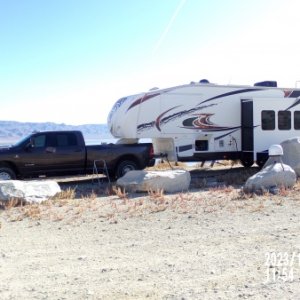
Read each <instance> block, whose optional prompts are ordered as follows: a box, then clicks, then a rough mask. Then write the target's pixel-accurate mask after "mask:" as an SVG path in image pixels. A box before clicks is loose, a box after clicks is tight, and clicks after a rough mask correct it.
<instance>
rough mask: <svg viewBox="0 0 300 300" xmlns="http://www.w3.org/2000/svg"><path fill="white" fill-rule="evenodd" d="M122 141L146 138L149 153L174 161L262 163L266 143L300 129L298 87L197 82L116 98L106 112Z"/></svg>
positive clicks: (297, 131)
mask: <svg viewBox="0 0 300 300" xmlns="http://www.w3.org/2000/svg"><path fill="white" fill-rule="evenodd" d="M108 126H109V129H110V132H111V133H112V135H113V136H114V137H116V138H121V139H122V140H123V141H124V140H125V142H126V141H127V142H130V141H132V140H136V139H141V138H151V139H152V142H153V146H154V152H155V154H160V155H166V156H167V157H168V159H169V160H175V161H205V160H218V159H240V160H241V162H242V164H243V165H244V166H251V165H252V164H253V163H254V162H255V161H256V163H257V164H258V165H263V164H264V162H265V161H266V159H267V158H268V148H269V147H270V146H271V145H272V144H278V143H280V142H282V141H283V140H285V139H288V138H291V137H294V136H299V135H300V89H293V88H278V87H277V83H276V82H274V81H265V82H259V83H256V84H255V85H254V86H237V85H215V84H210V83H208V81H207V80H203V81H200V82H199V83H191V84H187V85H181V86H175V87H171V88H167V89H156V90H150V91H149V92H146V93H140V94H137V95H133V96H128V97H124V98H122V99H120V100H118V101H117V102H116V103H115V105H114V106H113V108H112V110H111V112H110V113H109V116H108Z"/></svg>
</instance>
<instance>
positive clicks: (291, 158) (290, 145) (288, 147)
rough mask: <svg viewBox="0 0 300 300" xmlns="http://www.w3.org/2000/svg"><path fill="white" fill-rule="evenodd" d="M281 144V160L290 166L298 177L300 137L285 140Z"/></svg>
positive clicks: (299, 173) (299, 175)
mask: <svg viewBox="0 0 300 300" xmlns="http://www.w3.org/2000/svg"><path fill="white" fill-rule="evenodd" d="M281 146H282V149H283V156H282V157H281V159H282V162H283V163H285V164H287V165H289V166H291V167H292V168H293V169H294V170H295V172H296V174H297V176H298V177H300V137H294V138H290V139H288V140H285V141H283V142H282V143H281Z"/></svg>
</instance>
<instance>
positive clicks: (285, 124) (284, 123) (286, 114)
mask: <svg viewBox="0 0 300 300" xmlns="http://www.w3.org/2000/svg"><path fill="white" fill-rule="evenodd" d="M278 129H279V130H289V129H291V112H290V111H286V110H280V111H279V112H278Z"/></svg>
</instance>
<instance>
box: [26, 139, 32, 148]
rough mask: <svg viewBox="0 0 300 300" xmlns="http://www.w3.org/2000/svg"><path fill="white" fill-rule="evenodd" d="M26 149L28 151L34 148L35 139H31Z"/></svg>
mask: <svg viewBox="0 0 300 300" xmlns="http://www.w3.org/2000/svg"><path fill="white" fill-rule="evenodd" d="M25 148H26V150H29V149H32V148H34V141H33V139H31V138H30V140H29V141H28V143H27V144H26V146H25Z"/></svg>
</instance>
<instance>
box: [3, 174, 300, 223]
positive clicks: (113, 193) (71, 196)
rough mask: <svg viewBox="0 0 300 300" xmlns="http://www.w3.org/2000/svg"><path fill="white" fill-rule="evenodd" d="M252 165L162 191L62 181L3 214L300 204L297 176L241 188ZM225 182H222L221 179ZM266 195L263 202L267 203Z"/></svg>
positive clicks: (103, 214)
mask: <svg viewBox="0 0 300 300" xmlns="http://www.w3.org/2000/svg"><path fill="white" fill-rule="evenodd" d="M254 172H255V170H247V169H243V170H239V169H237V170H236V171H234V172H227V173H219V175H220V176H219V177H215V180H216V181H219V180H220V182H222V181H223V182H222V185H219V186H218V185H217V186H214V187H210V188H209V187H208V186H207V181H208V180H207V179H206V178H197V177H196V178H195V177H193V176H192V185H191V186H192V189H191V190H190V191H187V192H182V193H176V194H168V195H167V194H165V192H164V190H162V189H157V190H149V191H148V192H147V193H131V192H127V191H126V190H125V189H122V188H120V187H116V186H105V187H100V186H96V188H95V186H85V185H78V186H75V187H74V186H73V187H70V186H66V187H65V189H64V190H63V191H62V192H61V193H59V194H58V195H57V196H55V197H53V198H52V199H50V200H49V201H45V202H43V203H41V204H29V205H24V203H20V201H18V199H12V200H11V201H8V202H5V203H4V202H2V203H0V204H1V205H2V208H3V210H4V212H3V216H5V217H6V219H7V220H8V221H11V222H16V221H22V220H29V221H34V222H38V223H40V222H42V221H44V220H49V221H53V222H63V223H64V224H72V225H79V224H81V223H82V222H90V221H94V220H96V219H101V221H102V219H103V221H105V220H107V221H108V222H110V223H111V224H115V223H117V222H118V221H119V220H120V219H127V218H132V217H137V216H145V215H148V214H154V213H163V212H165V211H171V212H174V213H178V214H203V213H204V214H209V213H219V212H222V211H229V212H231V213H234V212H236V211H237V210H241V209H242V210H245V211H247V212H250V213H256V212H263V211H264V210H266V209H267V208H268V207H269V205H270V203H271V205H274V206H283V205H284V203H285V199H292V200H294V201H296V202H297V203H299V204H300V201H299V200H300V196H298V195H299V191H300V182H299V181H298V182H297V183H296V185H295V186H294V187H293V189H284V188H280V189H279V190H278V193H277V195H273V194H271V193H270V192H268V191H263V192H262V193H261V194H260V195H256V194H251V193H245V192H244V191H243V189H241V187H240V185H241V184H244V182H245V181H246V179H247V178H248V177H250V176H251V175H252V174H253V173H254ZM224 182H226V184H224ZM266 201H268V204H267V205H266V203H267V202H266Z"/></svg>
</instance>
